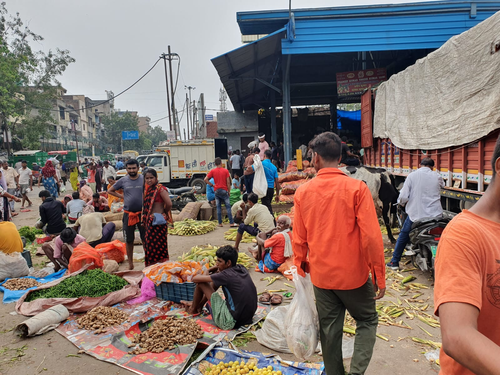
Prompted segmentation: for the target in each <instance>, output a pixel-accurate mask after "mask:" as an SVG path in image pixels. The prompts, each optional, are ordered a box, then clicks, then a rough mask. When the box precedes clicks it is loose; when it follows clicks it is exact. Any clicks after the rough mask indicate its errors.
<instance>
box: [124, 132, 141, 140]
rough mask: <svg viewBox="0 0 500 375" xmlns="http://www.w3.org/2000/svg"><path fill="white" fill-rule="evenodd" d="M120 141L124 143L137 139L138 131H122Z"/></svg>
mask: <svg viewBox="0 0 500 375" xmlns="http://www.w3.org/2000/svg"><path fill="white" fill-rule="evenodd" d="M122 139H123V140H124V141H132V140H134V139H139V131H138V130H125V131H122Z"/></svg>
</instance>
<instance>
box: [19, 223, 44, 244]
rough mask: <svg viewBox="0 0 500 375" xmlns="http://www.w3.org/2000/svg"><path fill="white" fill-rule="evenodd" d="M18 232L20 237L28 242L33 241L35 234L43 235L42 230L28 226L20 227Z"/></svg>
mask: <svg viewBox="0 0 500 375" xmlns="http://www.w3.org/2000/svg"><path fill="white" fill-rule="evenodd" d="M18 232H19V235H20V236H21V237H24V238H26V240H27V241H29V242H33V241H35V239H36V236H37V234H43V230H41V229H36V228H32V227H28V226H24V227H21V229H19V231H18Z"/></svg>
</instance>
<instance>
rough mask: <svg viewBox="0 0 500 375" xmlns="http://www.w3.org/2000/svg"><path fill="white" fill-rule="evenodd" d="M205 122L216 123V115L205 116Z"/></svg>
mask: <svg viewBox="0 0 500 375" xmlns="http://www.w3.org/2000/svg"><path fill="white" fill-rule="evenodd" d="M205 121H214V115H205Z"/></svg>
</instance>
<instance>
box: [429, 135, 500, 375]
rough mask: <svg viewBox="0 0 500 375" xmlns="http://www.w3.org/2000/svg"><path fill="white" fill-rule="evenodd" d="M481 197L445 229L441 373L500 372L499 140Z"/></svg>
mask: <svg viewBox="0 0 500 375" xmlns="http://www.w3.org/2000/svg"><path fill="white" fill-rule="evenodd" d="M492 168H493V178H492V180H491V183H490V185H489V186H488V189H487V190H486V192H485V193H484V195H483V196H482V197H481V199H480V200H479V201H478V202H477V203H476V204H475V205H474V206H473V207H472V208H471V209H470V210H464V211H462V213H460V214H459V215H457V216H456V217H455V218H454V219H453V220H452V221H451V222H450V224H448V226H447V227H446V229H445V231H444V233H443V236H442V237H441V241H440V243H439V246H438V250H437V257H436V283H435V289H434V306H435V313H436V315H439V317H440V320H441V333H442V336H443V347H442V349H441V354H440V364H441V374H444V375H451V374H453V375H462V374H464V375H465V374H500V319H499V317H500V238H499V235H498V233H500V137H499V138H498V140H497V144H496V147H495V150H494V152H493V157H492Z"/></svg>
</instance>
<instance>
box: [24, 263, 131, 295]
mask: <svg viewBox="0 0 500 375" xmlns="http://www.w3.org/2000/svg"><path fill="white" fill-rule="evenodd" d="M127 284H128V283H127V282H126V281H125V280H124V279H122V278H121V277H118V276H115V275H110V274H108V273H105V272H103V271H102V270H100V269H98V268H96V269H93V270H87V271H83V272H82V273H80V274H78V275H76V276H72V277H68V278H67V279H64V280H63V281H61V282H60V283H59V284H57V285H54V286H53V287H50V288H47V289H41V290H35V291H33V292H31V293H30V294H29V295H28V297H27V298H26V302H31V301H34V300H36V299H39V298H79V297H102V296H104V295H106V294H108V293H111V292H116V291H117V290H120V289H123V287H124V286H125V285H127Z"/></svg>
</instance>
